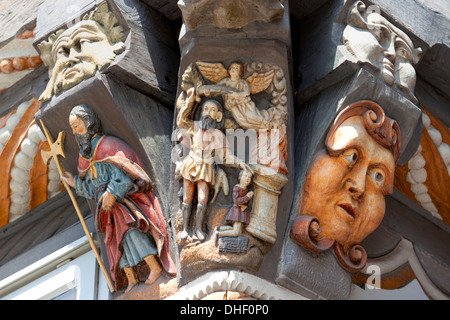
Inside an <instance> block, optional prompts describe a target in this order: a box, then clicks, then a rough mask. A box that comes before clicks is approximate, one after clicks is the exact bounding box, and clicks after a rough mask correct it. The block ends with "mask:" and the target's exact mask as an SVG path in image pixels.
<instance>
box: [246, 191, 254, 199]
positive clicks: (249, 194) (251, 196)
mask: <svg viewBox="0 0 450 320" xmlns="http://www.w3.org/2000/svg"><path fill="white" fill-rule="evenodd" d="M247 197H248V198H249V199H251V198H253V191H250V192H248V193H247Z"/></svg>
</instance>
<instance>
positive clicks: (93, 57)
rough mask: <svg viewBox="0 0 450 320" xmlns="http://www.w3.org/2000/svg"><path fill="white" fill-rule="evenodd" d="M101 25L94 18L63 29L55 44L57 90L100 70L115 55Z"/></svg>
mask: <svg viewBox="0 0 450 320" xmlns="http://www.w3.org/2000/svg"><path fill="white" fill-rule="evenodd" d="M114 51H115V47H114V45H111V44H110V42H109V40H108V38H107V36H106V34H105V33H104V32H103V30H102V28H101V27H100V25H99V24H98V23H96V22H95V21H83V22H80V23H79V24H77V25H76V26H73V27H72V28H70V29H68V30H66V31H65V32H64V33H62V34H61V35H60V36H59V38H58V40H57V41H56V42H55V44H54V46H53V51H52V53H53V57H54V62H55V64H54V67H53V70H52V78H54V88H55V91H56V92H58V91H60V90H66V89H69V88H71V87H73V86H74V85H75V84H77V83H79V82H80V81H81V80H83V79H85V78H89V77H92V76H93V75H94V74H95V72H96V71H97V70H101V69H103V68H105V67H106V66H108V65H109V64H110V63H111V62H112V61H113V60H114V58H115V56H116V55H115V53H114Z"/></svg>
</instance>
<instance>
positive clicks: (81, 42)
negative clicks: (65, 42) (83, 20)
mask: <svg viewBox="0 0 450 320" xmlns="http://www.w3.org/2000/svg"><path fill="white" fill-rule="evenodd" d="M86 43H92V41H91V40H88V39H81V40H80V45H83V44H86Z"/></svg>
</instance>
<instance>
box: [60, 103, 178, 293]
mask: <svg viewBox="0 0 450 320" xmlns="http://www.w3.org/2000/svg"><path fill="white" fill-rule="evenodd" d="M69 123H70V126H71V128H72V131H73V134H74V136H75V139H76V141H77V143H78V146H79V148H80V153H79V158H78V174H77V175H75V176H74V175H72V174H71V173H69V172H65V173H64V175H63V176H62V179H63V180H64V181H65V182H66V183H67V184H68V185H70V186H71V187H73V188H74V189H75V191H76V193H77V194H78V195H79V196H82V197H85V198H88V199H93V200H94V201H96V203H97V209H96V214H95V225H96V229H97V230H98V231H99V232H101V233H102V234H103V241H104V244H105V247H106V251H107V256H108V261H109V266H110V273H111V278H112V279H113V281H114V283H115V287H116V290H119V289H121V288H122V287H124V286H125V285H126V284H127V283H128V286H127V288H126V292H128V291H129V290H130V289H131V288H132V287H133V286H134V285H136V284H137V283H138V277H137V275H136V274H135V270H134V267H136V266H137V265H138V264H139V263H146V264H147V265H148V267H149V269H150V272H149V275H148V278H147V280H146V281H145V283H146V284H152V283H153V282H154V281H155V280H156V279H158V278H159V276H160V275H161V274H162V273H163V271H165V272H166V274H167V275H169V276H173V275H174V274H175V265H174V263H173V261H172V259H171V257H170V254H169V239H168V234H167V229H166V225H165V220H164V217H163V214H162V211H161V208H160V205H159V202H158V199H157V198H156V197H155V195H154V193H153V185H152V182H151V181H150V179H149V177H148V175H147V174H146V172H145V171H144V169H143V167H142V165H141V162H140V160H139V158H138V156H137V155H136V153H135V152H134V151H133V150H132V149H131V148H130V147H129V146H128V145H127V144H126V143H125V142H123V141H122V140H120V139H118V138H116V137H113V136H109V135H106V134H104V133H103V132H102V125H101V122H100V120H99V118H98V117H97V115H96V114H95V112H94V111H93V109H92V108H90V107H89V106H86V105H78V106H75V107H74V108H73V109H72V111H71V112H70V117H69Z"/></svg>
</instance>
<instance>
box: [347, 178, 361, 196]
mask: <svg viewBox="0 0 450 320" xmlns="http://www.w3.org/2000/svg"><path fill="white" fill-rule="evenodd" d="M346 188H347V191H348V193H349V194H350V196H351V197H352V198H353V199H355V200H357V201H360V200H362V198H363V197H364V190H365V188H364V186H362V185H358V184H355V183H354V182H352V181H350V180H349V181H347V183H346Z"/></svg>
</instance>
